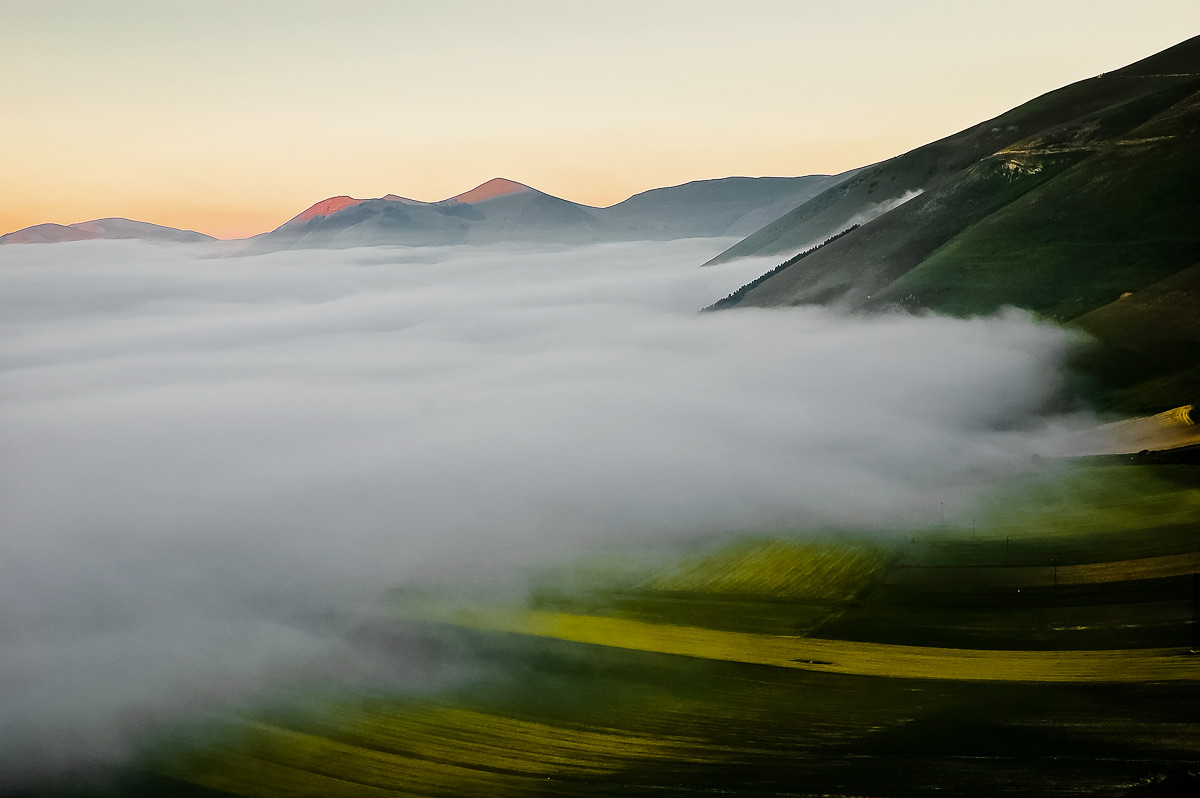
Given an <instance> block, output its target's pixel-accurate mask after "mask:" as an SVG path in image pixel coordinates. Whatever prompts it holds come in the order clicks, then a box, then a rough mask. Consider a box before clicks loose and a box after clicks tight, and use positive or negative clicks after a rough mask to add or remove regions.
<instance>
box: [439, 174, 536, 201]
mask: <svg viewBox="0 0 1200 798" xmlns="http://www.w3.org/2000/svg"><path fill="white" fill-rule="evenodd" d="M522 191H533V189H532V188H530V187H529V186H527V185H525V184H524V183H518V182H517V181H515V180H509V179H507V178H504V177H493V178H492V179H491V180H489V181H487V182H486V183H483V184H481V185H478V186H476V187H475V188H473V189H471V190H470V191H466V192H464V193H462V194H459V195H457V196H455V197H451V198H450V199H454V200H458V201H459V202H465V203H468V204H470V203H472V202H483V201H484V200H490V199H495V198H496V197H504V196H508V195H509V194H519V193H520V192H522Z"/></svg>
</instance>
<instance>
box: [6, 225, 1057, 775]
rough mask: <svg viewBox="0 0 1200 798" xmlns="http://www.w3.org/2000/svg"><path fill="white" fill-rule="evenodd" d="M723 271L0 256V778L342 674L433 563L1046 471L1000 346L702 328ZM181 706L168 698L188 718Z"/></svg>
mask: <svg viewBox="0 0 1200 798" xmlns="http://www.w3.org/2000/svg"><path fill="white" fill-rule="evenodd" d="M727 243H728V242H725V241H715V242H714V241H712V240H708V241H704V240H693V241H679V242H668V243H661V242H660V243H641V244H610V245H599V246H592V247H585V248H578V249H556V248H541V249H532V250H529V249H526V250H519V249H512V248H503V247H495V248H468V247H463V248H426V249H404V248H376V249H362V250H341V251H332V252H330V251H302V252H278V253H272V254H269V255H260V256H255V257H245V258H220V257H210V256H209V255H210V252H209V251H208V250H205V249H202V248H191V247H155V246H150V245H144V244H139V243H134V242H103V241H101V242H81V243H73V244H62V245H45V246H33V245H30V246H13V247H5V248H3V249H0V327H2V336H0V341H2V343H0V369H2V374H3V378H2V383H0V435H2V438H0V440H2V441H3V446H4V450H5V457H4V458H3V460H2V461H0V469H2V472H0V491H2V492H3V493H2V495H0V508H2V509H0V513H2V520H3V531H2V533H0V534H2V536H3V537H2V538H0V636H2V638H3V640H4V644H3V646H2V647H0V685H2V686H3V689H2V690H0V696H2V697H0V743H2V745H3V747H4V748H5V749H6V750H7V751H9V752H10V753H9V759H10V761H9V762H8V763H0V769H7V770H8V771H9V772H17V771H19V770H20V768H21V767H22V765H21V763H22V762H23V763H26V764H28V763H38V764H39V766H46V765H49V766H56V765H57V764H58V763H60V762H71V761H75V760H78V759H80V758H86V757H87V756H88V755H90V754H95V753H102V752H103V750H104V745H101V744H100V743H98V742H97V741H98V740H112V739H113V738H114V736H119V734H118V730H119V729H120V728H122V724H127V723H128V722H129V718H131V717H135V718H136V717H138V716H139V715H138V713H143V712H148V711H152V710H153V708H154V707H162V706H173V705H174V704H175V703H180V704H185V703H186V702H187V701H186V699H187V698H188V697H199V698H197V700H201V701H203V700H207V699H208V698H213V699H214V700H215V699H216V698H219V697H220V696H221V695H223V694H225V693H226V692H236V688H237V686H238V685H248V686H250V687H253V686H255V685H257V684H258V682H257V681H256V680H258V679H260V678H261V676H262V674H264V673H270V672H275V671H277V670H278V669H280V668H282V669H284V670H286V668H287V666H288V663H292V662H299V661H303V660H304V659H305V658H308V657H313V656H319V655H328V654H329V653H330V651H331V650H333V649H336V648H337V646H339V645H342V644H343V643H344V642H345V641H344V639H343V638H342V637H340V636H339V635H340V632H339V631H338V630H337V624H336V623H332V622H331V623H325V624H323V623H321V622H317V621H314V620H313V619H320V618H329V617H333V616H335V615H336V614H337V613H338V612H340V611H341V610H340V609H339V608H344V607H354V606H356V605H357V604H358V603H360V602H362V601H364V600H367V599H369V598H370V597H371V596H372V595H373V594H375V593H376V592H377V591H380V590H383V589H386V588H387V587H389V586H392V585H395V584H399V583H402V582H403V581H404V580H406V579H411V578H414V577H420V576H421V575H422V574H423V573H426V572H427V571H429V570H430V569H435V568H441V567H443V564H444V563H453V562H456V561H463V560H467V559H470V560H474V561H480V560H484V561H486V559H487V558H488V557H490V556H492V555H493V554H494V555H495V556H497V557H501V556H504V553H505V552H507V551H510V550H513V549H523V550H527V551H528V550H536V549H537V548H538V547H542V546H552V545H558V544H560V543H562V542H564V541H571V540H580V541H582V540H592V539H602V538H604V537H606V536H623V537H625V538H629V539H632V540H636V539H639V538H641V539H654V538H657V537H661V536H666V535H672V536H674V535H685V534H695V533H702V532H705V531H713V530H721V529H731V528H733V529H736V528H764V527H765V528H770V527H772V526H787V527H803V526H828V525H869V526H874V527H878V528H880V529H881V530H886V529H888V528H895V527H898V526H904V525H905V524H908V523H914V522H919V521H920V520H922V519H925V518H927V517H928V516H929V514H931V513H932V512H933V511H934V509H933V508H934V505H935V504H936V501H935V500H934V499H933V498H931V497H933V496H934V495H936V493H937V491H939V490H942V489H943V488H944V487H945V486H947V485H949V484H952V483H954V482H955V481H956V480H957V479H958V478H959V477H960V476H961V475H962V474H964V473H968V472H970V471H971V470H972V469H990V468H995V467H1007V466H1009V465H1011V464H1014V463H1019V462H1023V461H1025V460H1027V459H1028V458H1029V456H1030V455H1031V454H1032V453H1035V452H1037V451H1038V450H1039V447H1040V446H1041V443H1040V442H1041V441H1042V440H1043V437H1044V433H1045V431H1046V429H1047V425H1048V424H1053V423H1055V422H1054V421H1053V420H1047V419H1044V418H1042V417H1041V416H1040V413H1041V411H1042V408H1043V407H1044V406H1045V402H1046V400H1047V399H1048V397H1050V396H1052V395H1053V394H1054V393H1055V391H1057V389H1058V381H1057V374H1058V369H1059V364H1060V359H1061V356H1062V354H1063V351H1064V348H1065V346H1066V344H1065V341H1064V337H1063V335H1062V334H1061V333H1060V332H1058V331H1056V330H1055V329H1052V328H1049V327H1045V326H1039V325H1036V324H1034V323H1032V322H1031V321H1030V320H1029V319H1028V318H1026V317H1024V316H1021V315H1019V314H1011V315H1005V316H1000V317H996V318H991V319H979V320H972V321H961V320H951V319H943V318H935V317H927V318H916V317H910V316H887V317H879V318H874V319H862V318H850V317H843V316H838V315H836V314H834V313H831V312H827V311H824V310H821V309H787V310H776V311H766V310H739V311H734V312H723V313H707V314H697V313H696V309H697V308H700V307H702V306H704V305H707V304H709V303H711V302H712V301H713V300H714V299H716V298H718V297H721V296H724V295H725V294H727V293H729V291H731V290H732V289H734V288H736V287H738V286H739V285H742V284H743V283H745V282H747V281H748V280H750V279H752V278H753V277H755V276H757V275H758V274H759V273H761V272H762V271H765V270H766V269H768V268H770V267H771V266H773V265H774V264H773V263H767V262H755V261H740V262H736V263H733V264H728V265H725V266H721V267H718V268H709V269H699V268H696V265H697V264H699V263H703V262H704V261H705V260H707V259H708V258H709V257H711V256H712V255H714V254H715V253H716V252H718V251H720V249H722V248H723V247H722V245H724V244H727ZM181 697H183V698H181Z"/></svg>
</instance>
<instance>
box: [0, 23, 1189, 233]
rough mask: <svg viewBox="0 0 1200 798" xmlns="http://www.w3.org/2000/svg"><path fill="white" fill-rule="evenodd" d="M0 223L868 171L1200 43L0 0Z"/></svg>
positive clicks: (211, 224) (224, 227) (225, 215)
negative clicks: (503, 183)
mask: <svg viewBox="0 0 1200 798" xmlns="http://www.w3.org/2000/svg"><path fill="white" fill-rule="evenodd" d="M0 30H3V31H4V33H5V36H4V45H3V48H0V96H3V98H4V100H3V102H4V105H3V108H4V111H3V115H2V116H0V119H2V120H3V124H0V152H3V154H4V161H3V164H4V167H3V172H2V174H3V178H2V180H0V185H2V186H3V192H4V193H3V203H2V206H0V233H2V232H8V231H11V230H16V229H19V228H21V227H25V226H27V225H30V224H36V223H39V222H58V223H60V224H67V223H72V222H80V221H85V220H88V219H93V218H98V217H104V216H124V217H127V218H132V219H139V220H143V221H149V222H155V223H158V224H165V225H170V226H172V227H181V228H187V229H194V230H200V231H202V232H206V233H209V234H211V235H216V236H219V237H240V236H245V235H252V234H254V233H259V232H263V231H264V230H268V229H271V228H273V227H275V226H277V225H279V224H281V223H283V222H284V221H286V220H287V219H288V218H290V217H291V216H293V215H295V214H296V213H299V212H300V211H302V210H303V209H304V208H306V207H307V206H308V205H310V204H312V203H313V202H316V201H317V200H320V199H323V198H325V197H328V196H333V195H338V194H350V195H352V196H356V197H375V196H382V195H383V194H387V193H395V194H400V195H403V196H407V197H412V198H414V199H420V200H438V199H443V198H445V197H449V196H452V195H454V194H457V193H460V192H462V191H465V190H467V189H469V188H471V187H472V186H474V185H477V184H478V183H481V182H483V181H485V180H487V179H489V178H491V177H495V176H504V177H509V178H512V179H514V180H519V181H521V182H524V183H528V184H530V185H532V186H534V187H536V188H539V189H541V190H543V191H547V192H549V193H551V194H555V195H558V196H561V197H565V198H567V199H570V200H574V201H576V202H583V203H587V204H591V205H609V204H612V203H614V202H618V201H620V200H622V199H624V198H625V197H628V196H629V195H631V194H634V193H636V192H638V191H643V190H646V189H648V188H653V187H656V186H663V185H673V184H677V183H682V182H686V181H688V180H695V179H701V178H713V177H724V176H728V175H734V174H738V175H801V174H813V173H830V172H838V171H841V170H844V169H849V168H852V167H855V166H861V165H864V164H867V163H871V162H874V161H878V160H882V159H884V158H888V157H891V156H893V155H896V154H899V153H901V152H904V151H906V150H908V149H911V148H912V147H915V146H918V145H920V144H923V143H925V142H927V141H930V140H933V139H936V138H940V137H942V136H944V135H948V134H950V133H953V132H955V131H957V130H959V129H961V128H964V127H967V126H969V125H971V124H974V123H976V122H979V121H982V120H983V119H986V118H989V117H991V116H994V115H996V114H998V113H1000V112H1002V111H1005V110H1007V109H1008V108H1010V107H1012V106H1014V105H1017V104H1019V103H1021V102H1023V101H1025V100H1028V99H1030V98H1032V97H1034V96H1037V95H1038V94H1041V93H1043V92H1045V91H1049V90H1051V89H1054V88H1057V87H1059V86H1061V85H1064V84H1066V83H1070V82H1072V81H1075V80H1080V79H1082V78H1086V77H1090V76H1092V75H1095V74H1096V73H1098V72H1102V71H1107V70H1111V69H1115V68H1117V67H1120V66H1123V65H1125V64H1127V63H1129V62H1131V61H1135V60H1137V59H1139V58H1142V57H1145V56H1147V55H1150V54H1152V53H1154V52H1157V51H1159V50H1161V49H1164V48H1166V47H1169V46H1170V45H1172V44H1175V43H1177V42H1180V41H1182V40H1184V39H1186V38H1188V37H1190V36H1192V35H1194V34H1196V33H1197V32H1200V3H1196V2H1195V0H1139V2H1136V3H1128V2H1120V3H1118V2H1096V1H1095V0H1091V1H1088V2H1076V1H1074V0H1072V1H1071V2H1053V0H1041V1H1040V2H1027V0H1013V2H1005V3H963V2H961V0H953V1H950V0H947V1H945V2H943V1H942V0H934V1H932V2H910V3H897V2H894V0H891V1H889V2H876V1H875V0H863V1H860V2H855V3H846V4H840V5H839V7H838V8H834V4H833V3H830V2H801V1H799V0H793V1H791V2H766V1H763V2H755V1H754V0H749V1H747V0H742V1H741V2H704V1H703V0H689V1H688V2H676V1H675V0H661V1H660V2H654V1H653V0H638V1H637V2H625V0H603V2H590V1H589V2H562V1H561V0H558V1H557V2H555V1H546V0H506V2H492V1H490V0H489V1H486V2H468V1H467V0H437V2H431V1H430V0H423V1H422V2H412V3H409V2H379V1H378V0H356V1H355V2H354V3H349V4H343V5H337V4H333V3H329V2H324V1H322V2H309V1H308V0H289V1H288V2H282V1H278V2H277V1H276V0H260V1H258V2H255V1H254V0H234V1H232V2H231V1H229V0H204V1H203V2H192V1H191V0H178V1H176V0H147V1H144V2H138V1H134V0H124V1H117V0H114V1H112V2H103V3H100V2H87V1H79V0H77V1H76V2H59V1H57V0H31V1H27V0H0Z"/></svg>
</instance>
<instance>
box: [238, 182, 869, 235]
mask: <svg viewBox="0 0 1200 798" xmlns="http://www.w3.org/2000/svg"><path fill="white" fill-rule="evenodd" d="M852 174H853V173H852V172H847V173H844V174H842V175H832V176H831V175H812V176H807V177H762V178H751V177H728V178H722V179H719V180H698V181H694V182H692V183H685V184H683V185H680V186H671V187H668V188H658V189H652V190H650V191H645V192H642V193H641V194H637V195H634V196H633V197H630V198H629V199H627V200H625V201H624V202H621V203H618V204H616V205H613V206H611V207H608V208H595V207H591V206H587V205H580V204H578V203H574V202H570V201H568V200H564V199H562V198H560V197H555V196H553V195H550V194H546V193H545V192H542V191H538V190H537V189H534V188H530V187H529V186H527V185H525V184H523V183H518V182H516V181H513V180H508V179H505V178H495V179H493V180H489V181H487V182H486V183H483V184H482V185H480V186H477V187H475V188H473V189H471V190H470V191H467V192H464V193H462V194H458V195H456V196H453V197H450V198H448V199H445V200H441V201H440V202H419V201H417V200H411V199H406V198H404V197H399V196H396V195H394V194H389V195H387V196H385V197H380V198H378V199H366V200H361V199H355V198H353V197H345V196H342V197H330V198H329V199H326V200H322V201H321V202H318V203H316V204H315V205H313V206H311V207H310V208H308V209H307V210H305V211H304V212H302V213H300V214H297V215H296V216H295V217H294V218H292V219H290V220H289V221H288V222H286V223H285V224H283V225H281V226H280V227H278V228H276V229H275V230H273V231H271V232H270V233H267V234H264V235H263V236H258V237H256V240H257V241H258V242H260V243H262V244H265V245H268V246H314V247H348V246H360V245H371V244H405V245H411V246H419V245H435V244H463V243H466V244H485V243H495V242H506V241H512V242H521V241H532V242H538V241H542V242H558V243H570V244H581V243H591V242H595V241H617V240H641V239H672V238H689V237H713V236H729V235H741V234H744V233H745V232H747V231H749V230H752V229H754V228H756V227H758V226H760V225H761V224H763V223H764V222H766V221H769V220H771V219H773V218H774V217H775V216H776V215H777V214H780V213H784V212H786V211H787V210H788V209H790V208H792V207H794V206H795V205H796V204H797V203H800V202H803V201H804V200H806V199H808V198H810V197H812V196H815V195H816V194H817V193H819V192H820V191H822V190H824V189H826V188H828V187H829V186H832V185H835V184H836V183H838V182H839V181H841V180H844V179H846V178H847V177H848V176H850V175H852Z"/></svg>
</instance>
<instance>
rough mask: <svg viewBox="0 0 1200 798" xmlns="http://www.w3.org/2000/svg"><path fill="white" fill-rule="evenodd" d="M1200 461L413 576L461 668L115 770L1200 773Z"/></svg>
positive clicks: (759, 781) (697, 783) (1151, 782)
mask: <svg viewBox="0 0 1200 798" xmlns="http://www.w3.org/2000/svg"><path fill="white" fill-rule="evenodd" d="M1195 470H1196V469H1195V467H1194V466H1153V467H1142V466H1110V465H1103V466H1099V467H1090V468H1075V469H1050V470H1049V471H1047V472H1045V473H1043V474H1040V475H1021V476H1016V477H1013V478H1011V479H1008V480H1005V481H1004V482H1003V483H1002V484H1001V485H999V486H998V487H997V489H996V490H995V491H994V492H993V494H992V496H991V497H990V498H986V499H985V500H983V501H982V502H981V503H980V504H979V505H978V506H977V507H975V508H972V512H971V521H970V522H969V523H964V524H962V526H960V527H955V526H953V525H951V524H947V525H946V526H945V527H942V528H938V529H924V530H906V531H905V532H904V533H903V534H887V533H878V532H871V531H865V530H864V531H859V532H856V533H853V534H851V533H834V532H831V531H828V530H826V531H823V532H816V533H805V532H799V531H794V530H793V531H788V532H778V533H774V534H765V533H764V534H756V535H722V536H717V537H714V538H711V539H708V540H698V541H693V542H690V543H680V544H679V545H678V546H677V547H676V548H675V549H674V550H671V551H667V552H666V553H665V554H664V551H663V550H661V549H660V550H657V551H656V552H655V554H654V556H652V557H651V556H647V557H645V558H644V559H642V560H640V561H639V559H638V557H637V556H636V552H633V551H624V552H622V553H620V554H619V556H618V555H614V554H613V553H612V552H607V553H606V552H598V553H587V552H584V553H581V555H580V556H579V558H578V559H577V560H575V561H570V562H562V561H560V562H558V563H556V564H554V565H553V566H547V567H546V569H545V571H544V573H543V574H542V575H541V576H538V575H536V574H535V575H534V576H533V577H532V578H530V580H529V583H530V584H531V585H532V587H531V588H530V591H529V594H528V597H527V600H526V601H525V602H522V601H520V600H514V599H513V595H514V594H513V593H512V592H511V591H509V592H507V593H504V594H503V598H501V597H500V596H491V597H489V596H487V595H484V596H482V597H481V596H479V595H478V593H476V594H475V595H474V597H473V598H472V599H470V600H466V599H464V598H462V597H461V596H460V595H457V594H455V593H454V592H453V591H448V590H446V589H444V588H443V589H439V590H437V591H422V590H418V589H415V588H405V589H400V590H397V591H396V592H394V593H393V594H392V595H391V596H390V597H388V598H387V608H388V611H389V612H390V613H391V616H392V618H393V619H394V623H395V624H396V625H397V628H398V629H403V630H405V634H406V635H408V638H407V639H410V640H412V641H413V645H418V646H423V645H428V646H429V647H430V650H432V651H435V652H441V653H440V654H439V655H438V656H440V657H442V658H444V659H445V661H446V664H447V665H448V666H449V665H452V664H457V663H459V662H460V661H461V662H465V663H467V665H468V667H466V668H464V672H465V673H469V674H471V675H470V677H469V678H467V677H464V678H462V679H460V680H457V681H451V682H449V683H448V684H447V685H446V686H444V687H442V688H440V689H438V690H434V691H432V692H426V693H423V694H421V695H420V696H419V697H417V696H416V695H415V694H413V693H411V692H409V691H406V690H405V689H404V688H402V687H396V686H393V687H383V686H379V687H375V688H370V689H368V688H347V687H344V686H342V687H337V688H334V687H332V686H331V687H328V688H324V689H323V688H321V687H319V686H310V687H309V688H306V691H304V692H301V693H291V694H289V693H282V694H280V695H277V696H275V697H273V698H272V699H271V701H270V702H266V703H264V704H263V705H262V706H261V707H260V708H258V709H249V710H246V711H244V712H242V713H240V714H238V715H236V716H234V717H229V718H226V719H223V720H220V719H218V720H216V721H212V722H210V723H208V724H205V725H201V726H197V727H195V728H191V729H189V728H187V727H182V728H181V729H180V730H179V731H178V733H175V734H171V735H167V736H165V737H163V738H161V739H160V740H158V741H157V743H156V744H155V745H153V746H150V747H147V748H146V749H145V750H144V751H143V753H142V755H141V756H140V757H139V760H138V765H137V767H136V768H135V769H134V770H133V771H131V772H130V774H129V776H128V778H127V779H126V781H125V782H124V783H123V784H124V786H123V788H122V794H128V795H138V796H150V795H167V794H169V795H179V796H196V797H197V798H200V797H203V798H215V796H255V797H256V798H275V797H276V796H280V797H282V796H333V797H336V798H340V797H341V796H447V797H449V796H465V795H478V796H529V795H534V796H581V797H582V796H611V797H612V798H616V797H617V796H621V797H622V798H628V797H629V796H656V798H659V797H661V796H693V795H706V794H720V795H744V796H758V797H761V796H796V795H841V796H851V795H878V796H912V797H914V798H915V796H925V795H929V794H934V793H936V794H941V795H959V796H968V795H969V796H990V795H996V796H999V795H1005V796H1017V795H1031V794H1036V795H1064V796H1065V795H1072V796H1073V795H1112V796H1126V795H1127V796H1138V795H1194V794H1196V788H1197V786H1198V785H1200V775H1198V774H1200V684H1198V682H1200V655H1198V654H1192V653H1190V649H1191V647H1192V641H1193V637H1192V635H1193V633H1194V630H1193V627H1192V606H1193V605H1192V601H1193V590H1194V589H1195V587H1194V585H1195V582H1194V577H1193V574H1195V573H1196V572H1197V571H1200V523H1198V522H1200V476H1198V475H1197V474H1195V473H1194V471H1195Z"/></svg>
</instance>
